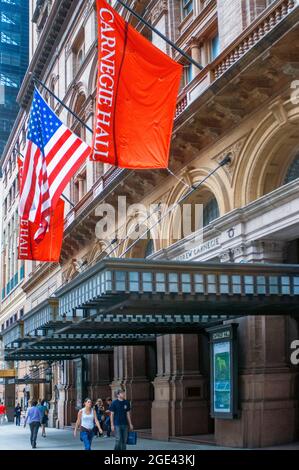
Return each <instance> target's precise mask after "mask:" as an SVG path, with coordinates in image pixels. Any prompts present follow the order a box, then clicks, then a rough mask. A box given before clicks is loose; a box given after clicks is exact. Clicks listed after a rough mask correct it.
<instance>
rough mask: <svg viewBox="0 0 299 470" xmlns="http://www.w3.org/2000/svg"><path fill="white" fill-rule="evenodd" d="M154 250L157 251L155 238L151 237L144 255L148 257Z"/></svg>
mask: <svg viewBox="0 0 299 470" xmlns="http://www.w3.org/2000/svg"><path fill="white" fill-rule="evenodd" d="M154 251H155V246H154V240H153V239H152V238H150V239H149V240H148V241H147V244H146V247H145V256H144V257H145V258H147V257H148V256H150V255H151V254H152V253H154Z"/></svg>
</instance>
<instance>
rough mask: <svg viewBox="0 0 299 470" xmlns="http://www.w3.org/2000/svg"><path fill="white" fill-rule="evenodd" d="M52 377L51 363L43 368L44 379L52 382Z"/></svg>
mask: <svg viewBox="0 0 299 470" xmlns="http://www.w3.org/2000/svg"><path fill="white" fill-rule="evenodd" d="M52 377H53V374H52V366H51V364H50V365H49V366H48V367H47V368H46V370H45V379H46V381H47V382H50V383H51V382H52Z"/></svg>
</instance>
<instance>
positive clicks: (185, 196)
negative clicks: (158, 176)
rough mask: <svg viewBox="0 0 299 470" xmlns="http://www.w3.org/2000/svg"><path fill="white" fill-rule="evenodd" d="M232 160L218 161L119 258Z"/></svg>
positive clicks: (122, 254) (228, 158) (123, 253)
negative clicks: (212, 168) (214, 166)
mask: <svg viewBox="0 0 299 470" xmlns="http://www.w3.org/2000/svg"><path fill="white" fill-rule="evenodd" d="M230 162H231V158H230V157H229V156H228V155H227V156H226V157H224V158H223V160H221V162H219V163H218V165H217V166H216V168H214V170H212V171H211V172H210V173H209V174H208V175H207V176H205V177H204V179H203V180H201V181H199V183H197V184H195V185H193V186H192V187H191V188H190V191H188V192H187V193H185V194H184V195H183V196H182V197H181V198H180V199H179V200H178V201H177V202H176V203H175V204H174V205H173V206H171V207H170V208H169V209H168V210H167V211H166V212H165V214H163V216H162V217H160V218H159V220H158V221H157V222H155V223H154V224H153V225H152V226H151V227H149V228H148V229H147V230H145V232H143V234H142V235H140V236H139V237H138V238H136V240H134V242H132V243H131V245H129V246H128V247H127V248H126V249H125V251H123V252H122V253H121V254H120V255H119V258H122V257H123V256H124V255H125V254H127V253H128V251H130V250H131V248H133V247H134V246H135V245H136V243H138V242H139V240H141V239H142V238H143V237H144V236H146V235H147V234H148V232H150V231H151V230H152V229H153V228H155V227H156V226H157V225H159V224H160V223H161V221H162V220H163V219H164V218H165V217H166V216H167V214H169V213H170V212H171V211H172V210H173V208H174V207H176V206H178V205H179V204H181V203H182V202H183V201H185V199H187V198H188V197H189V196H190V195H191V194H192V193H193V192H194V191H197V189H198V188H200V187H201V186H202V184H203V183H204V182H205V181H206V180H207V179H208V178H210V177H211V176H212V175H213V174H214V173H216V171H218V170H219V168H221V167H223V166H225V165H228V164H229V163H230ZM148 218H149V217H147V218H146V219H145V220H144V221H143V223H144V222H146V221H147V220H148ZM127 238H128V236H127V237H126V238H125V239H124V240H123V241H122V242H121V243H119V244H118V245H117V246H116V247H115V248H113V250H111V251H110V252H109V253H107V255H106V257H105V258H107V256H109V255H110V254H111V253H113V251H115V249H116V248H117V247H118V246H120V245H121V244H122V243H123V242H124V241H126V240H127ZM111 244H112V243H110V245H109V246H108V248H109V247H110V246H111ZM105 258H103V259H105Z"/></svg>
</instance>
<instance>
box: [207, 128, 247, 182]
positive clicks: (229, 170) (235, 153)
mask: <svg viewBox="0 0 299 470" xmlns="http://www.w3.org/2000/svg"><path fill="white" fill-rule="evenodd" d="M247 136H248V134H246V135H245V136H243V137H241V138H240V139H238V140H236V141H235V142H234V143H233V144H231V145H230V146H229V147H227V148H226V149H225V150H223V151H222V152H221V153H219V154H218V155H216V156H215V157H213V158H212V160H216V161H217V162H218V163H220V162H221V161H222V160H223V159H224V158H225V157H226V156H229V157H230V159H231V162H230V163H229V164H227V165H225V166H224V167H223V169H224V171H225V172H226V174H227V176H228V179H229V181H230V183H231V182H232V177H233V174H234V170H235V167H236V163H237V161H238V158H239V155H240V153H241V150H242V148H243V147H244V144H245V141H246V139H247Z"/></svg>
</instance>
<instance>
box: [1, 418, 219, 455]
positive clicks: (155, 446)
mask: <svg viewBox="0 0 299 470" xmlns="http://www.w3.org/2000/svg"><path fill="white" fill-rule="evenodd" d="M46 432H47V437H46V438H43V437H41V431H39V433H38V439H37V449H38V450H83V443H82V442H80V439H79V433H78V436H77V438H76V439H75V438H74V436H73V432H72V431H71V430H64V429H53V428H47V430H46ZM29 437H30V431H29V426H27V427H26V429H24V428H23V427H16V426H15V425H14V424H4V425H3V426H0V450H30V449H31V446H30V441H29ZM92 448H93V450H113V449H114V438H113V437H110V438H104V437H102V438H95V439H94V440H93V445H92ZM128 448H129V449H130V450H200V449H211V450H215V449H220V447H217V448H216V447H215V446H201V445H196V444H188V443H184V442H178V443H176V442H164V441H154V440H150V439H139V440H138V444H137V445H136V446H130V447H128Z"/></svg>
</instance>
